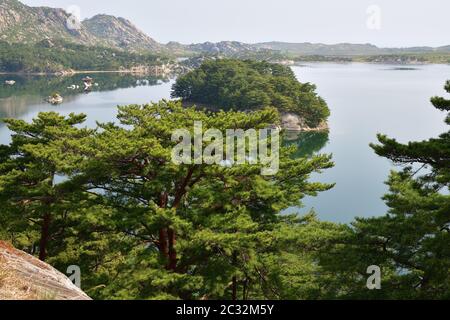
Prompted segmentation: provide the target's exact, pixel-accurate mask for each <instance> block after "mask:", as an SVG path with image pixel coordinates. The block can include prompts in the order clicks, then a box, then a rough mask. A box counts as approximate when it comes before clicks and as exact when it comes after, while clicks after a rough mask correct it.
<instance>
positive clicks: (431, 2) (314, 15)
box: [22, 0, 450, 47]
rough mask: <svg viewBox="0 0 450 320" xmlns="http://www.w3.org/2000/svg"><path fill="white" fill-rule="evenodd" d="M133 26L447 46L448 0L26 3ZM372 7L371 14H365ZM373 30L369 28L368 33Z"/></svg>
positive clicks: (165, 32)
mask: <svg viewBox="0 0 450 320" xmlns="http://www.w3.org/2000/svg"><path fill="white" fill-rule="evenodd" d="M22 2H24V3H26V4H28V5H32V6H41V5H46V6H51V7H60V8H64V9H67V8H69V7H70V6H71V5H76V6H78V7H79V8H80V10H81V17H82V18H83V19H84V18H89V17H91V16H93V15H95V14H98V13H106V14H112V15H116V16H121V17H124V18H127V19H129V20H131V21H132V22H133V23H134V24H136V25H137V26H138V27H139V28H140V29H142V30H143V31H145V32H146V33H147V34H149V35H150V36H151V37H153V38H154V39H155V40H157V41H159V42H163V43H165V42H168V41H179V42H182V43H193V42H205V41H213V42H217V41H221V40H237V41H243V42H249V43H255V42H262V41H272V40H276V41H288V42H323V43H339V42H354V43H368V42H370V43H373V44H376V45H379V46H391V47H392V46H418V45H428V46H441V45H450V34H449V30H450V18H449V13H450V1H449V0H426V1H423V0H371V1H370V0H339V1H338V0H308V1H304V0H220V1H219V0H126V1H115V0H22ZM368 8H369V13H368ZM368 25H369V26H370V28H369V27H368Z"/></svg>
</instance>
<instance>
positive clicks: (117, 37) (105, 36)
mask: <svg viewBox="0 0 450 320" xmlns="http://www.w3.org/2000/svg"><path fill="white" fill-rule="evenodd" d="M83 26H84V27H85V28H86V29H87V31H88V32H89V33H90V34H91V35H93V36H95V37H96V38H98V39H99V41H103V42H104V43H103V44H104V45H106V46H108V47H118V48H123V49H146V50H152V51H161V50H163V46H162V45H161V44H159V43H158V42H156V41H155V40H153V39H152V38H150V37H149V36H148V35H146V34H145V33H143V32H142V31H140V30H139V29H138V28H136V26H135V25H134V24H132V23H131V22H130V21H129V20H126V19H124V18H117V17H114V16H109V15H104V14H99V15H96V16H94V17H92V18H91V19H87V20H84V21H83Z"/></svg>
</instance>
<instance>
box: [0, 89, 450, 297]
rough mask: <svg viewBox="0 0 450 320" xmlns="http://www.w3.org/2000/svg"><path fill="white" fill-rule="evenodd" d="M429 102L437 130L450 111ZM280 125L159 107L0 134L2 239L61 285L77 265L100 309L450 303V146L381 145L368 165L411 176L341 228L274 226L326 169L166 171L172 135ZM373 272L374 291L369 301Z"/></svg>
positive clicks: (303, 164) (392, 183)
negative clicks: (237, 302) (383, 210)
mask: <svg viewBox="0 0 450 320" xmlns="http://www.w3.org/2000/svg"><path fill="white" fill-rule="evenodd" d="M446 90H447V91H450V84H448V83H447V85H446ZM432 103H433V105H434V106H435V107H436V108H437V109H439V110H442V111H445V112H447V119H446V121H447V123H448V122H449V121H448V111H449V110H448V109H449V107H448V106H449V100H448V99H445V98H440V97H435V98H433V99H432ZM277 118H278V113H277V111H276V110H275V109H273V108H265V109H262V110H258V111H254V112H250V113H244V112H235V111H230V112H224V111H220V112H215V113H211V112H206V111H199V110H197V109H196V108H195V107H192V108H182V106H181V103H179V102H168V101H161V102H159V103H155V104H149V105H144V106H139V105H131V106H125V107H119V113H118V120H119V123H118V124H114V123H106V124H99V126H98V128H97V130H88V129H84V128H81V125H82V123H83V121H84V120H85V117H84V116H83V115H78V116H77V115H70V116H69V117H63V116H60V115H58V114H56V113H41V114H40V115H39V116H38V118H37V119H35V120H33V121H32V122H31V123H26V122H24V121H21V120H6V122H7V124H8V126H9V128H10V130H11V131H12V132H13V137H12V142H11V144H10V145H8V146H1V147H0V237H1V238H2V239H7V240H10V241H12V242H13V243H14V244H15V245H16V246H18V247H20V248H25V249H26V250H27V251H28V252H29V253H31V254H36V255H41V253H42V248H43V247H42V244H43V243H44V244H45V246H46V250H45V251H46V256H45V257H44V258H46V261H48V262H49V263H51V264H52V265H53V266H55V267H57V268H58V269H59V270H61V271H62V272H65V270H66V268H67V266H68V265H79V266H80V267H81V270H82V286H83V289H84V290H85V291H86V292H87V293H88V294H89V295H91V296H92V297H94V298H97V299H243V300H246V299H448V298H450V296H449V293H450V276H449V275H450V251H449V250H450V247H449V246H448V244H449V243H450V229H449V227H450V195H449V193H448V190H449V178H450V175H449V168H450V158H449V155H450V144H449V143H450V139H449V138H450V134H449V132H446V133H444V134H442V135H441V136H439V137H438V138H434V139H429V140H426V141H422V142H410V143H408V144H401V143H399V142H397V141H395V140H394V139H390V138H388V137H386V136H382V135H381V136H379V139H380V143H381V144H380V145H374V146H372V147H373V148H374V149H375V152H376V153H377V154H379V155H380V156H383V157H386V158H388V159H390V160H392V161H394V162H395V163H399V164H402V165H406V166H407V167H406V168H404V170H402V171H401V172H393V173H392V174H391V176H390V178H389V180H388V182H387V183H388V186H389V190H390V191H389V193H388V194H387V195H385V197H384V199H385V201H386V203H387V205H388V206H389V208H390V209H389V212H388V214H387V215H385V216H382V217H377V218H366V219H356V220H355V221H354V222H353V223H352V224H351V225H339V224H334V223H329V222H321V221H319V220H318V219H317V218H316V216H315V214H314V213H313V212H312V213H310V214H308V215H306V216H305V217H299V216H297V215H285V214H281V212H283V210H284V209H286V208H289V207H294V206H301V200H302V199H303V198H304V197H305V196H315V195H317V194H318V193H319V192H321V191H324V190H328V189H329V188H331V187H332V185H326V184H321V183H315V182H311V181H310V175H311V174H313V173H317V172H321V171H322V170H324V169H327V168H330V167H331V166H332V163H331V162H330V157H329V156H325V155H311V154H309V155H308V156H309V158H305V157H302V155H299V154H298V153H296V148H295V145H294V146H291V147H285V148H282V150H281V152H280V171H279V172H278V174H276V175H274V176H262V175H260V170H261V165H250V164H247V165H242V166H232V167H225V166H221V165H204V164H183V165H175V164H173V163H172V161H171V151H172V148H173V147H174V145H175V144H176V143H175V142H173V141H172V139H171V136H172V133H173V131H174V130H175V129H181V128H186V129H188V130H190V131H192V128H193V124H194V121H199V120H201V121H203V124H204V127H203V129H204V130H207V129H209V128H217V129H221V130H224V129H228V128H236V127H239V128H242V129H247V128H264V127H266V126H267V125H269V124H273V123H275V122H276V121H277ZM301 139H303V138H301ZM305 139H307V140H308V139H313V140H314V137H305ZM324 139H325V140H326V137H320V139H319V140H321V141H322V142H323V141H324ZM313 145H314V144H313V143H312V144H311V148H310V149H311V153H312V154H314V153H315V150H316V149H315V147H314V146H313ZM203 147H205V145H203ZM46 217H47V218H48V217H50V219H49V220H46ZM46 221H47V223H46ZM46 225H47V227H48V228H45V226H46ZM43 239H46V240H47V241H46V242H42V241H43ZM41 258H42V257H41ZM371 265H377V266H380V267H381V269H382V289H381V290H372V291H371V290H368V289H367V287H366V281H367V278H368V274H367V273H366V272H367V268H368V267H369V266H371Z"/></svg>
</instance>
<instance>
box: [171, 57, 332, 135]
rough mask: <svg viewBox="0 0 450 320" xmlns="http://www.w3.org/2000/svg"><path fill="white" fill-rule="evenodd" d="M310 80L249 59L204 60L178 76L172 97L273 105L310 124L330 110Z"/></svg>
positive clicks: (215, 104)
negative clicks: (306, 80)
mask: <svg viewBox="0 0 450 320" xmlns="http://www.w3.org/2000/svg"><path fill="white" fill-rule="evenodd" d="M315 89H316V87H315V86H314V85H313V84H310V83H300V82H299V81H298V80H297V78H296V76H295V74H294V72H293V71H292V70H291V68H289V67H287V66H283V65H280V64H273V63H268V62H259V61H251V60H234V59H221V60H210V61H206V62H204V63H203V64H202V65H201V66H200V68H197V69H195V70H193V71H191V72H189V73H187V74H185V75H183V76H180V77H179V78H178V80H177V82H176V83H175V84H174V86H173V92H172V97H173V98H180V99H182V100H183V101H184V102H186V103H189V104H200V105H206V106H208V107H212V108H217V109H224V110H229V109H234V110H244V111H248V110H255V109H262V108H263V107H267V106H272V107H275V108H276V109H277V110H278V111H279V112H280V113H281V114H295V115H297V116H299V117H300V118H301V119H302V120H303V121H304V124H305V125H306V126H307V127H309V128H316V127H318V126H320V125H321V124H323V123H324V122H326V120H327V119H328V117H329V115H330V110H329V109H328V106H327V104H326V102H325V101H324V100H323V99H322V98H321V97H319V96H318V95H317V93H316V92H315Z"/></svg>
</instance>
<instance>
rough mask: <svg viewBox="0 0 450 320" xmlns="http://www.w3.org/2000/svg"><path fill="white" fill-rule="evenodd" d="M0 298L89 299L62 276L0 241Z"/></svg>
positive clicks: (46, 265)
mask: <svg viewBox="0 0 450 320" xmlns="http://www.w3.org/2000/svg"><path fill="white" fill-rule="evenodd" d="M0 300H90V298H89V297H88V296H87V295H86V294H85V293H84V292H83V291H81V290H80V289H79V288H77V287H76V286H75V285H74V284H73V283H72V282H71V281H70V280H69V279H68V278H67V277H66V276H65V275H63V274H62V273H60V272H59V271H57V270H55V269H54V268H52V267H51V266H49V265H48V264H46V263H44V262H42V261H40V260H38V259H36V258H34V257H33V256H30V255H28V254H26V253H24V252H22V251H20V250H17V249H15V248H13V247H12V246H11V245H9V244H7V243H5V242H2V241H0Z"/></svg>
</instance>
